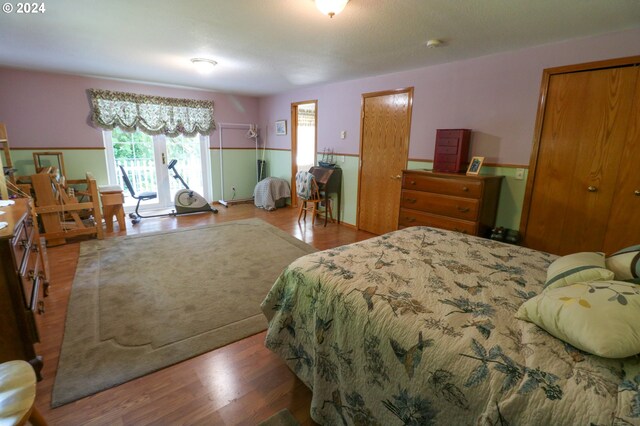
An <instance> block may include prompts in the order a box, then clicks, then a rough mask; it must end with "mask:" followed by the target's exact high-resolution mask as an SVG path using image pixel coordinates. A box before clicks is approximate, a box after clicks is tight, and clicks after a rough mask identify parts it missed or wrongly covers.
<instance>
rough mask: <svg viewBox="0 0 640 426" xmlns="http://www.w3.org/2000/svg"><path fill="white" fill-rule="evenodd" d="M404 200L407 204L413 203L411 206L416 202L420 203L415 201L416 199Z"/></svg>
mask: <svg viewBox="0 0 640 426" xmlns="http://www.w3.org/2000/svg"><path fill="white" fill-rule="evenodd" d="M404 200H405V201H406V202H407V203H411V204H413V203H415V202H416V201H418V200H417V199H415V198H405V199H404Z"/></svg>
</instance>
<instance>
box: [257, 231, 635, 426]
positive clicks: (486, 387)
mask: <svg viewBox="0 0 640 426" xmlns="http://www.w3.org/2000/svg"><path fill="white" fill-rule="evenodd" d="M554 258H555V256H552V255H549V254H546V253H542V252H537V251H534V250H529V249H526V248H523V247H517V246H512V245H506V244H502V243H499V242H495V241H492V240H486V239H481V238H476V237H470V236H465V235H463V234H459V233H454V232H448V231H443V230H439V229H433V228H427V227H413V228H407V229H404V230H401V231H396V232H392V233H390V234H386V235H383V236H380V237H377V238H373V239H370V240H367V241H363V242H360V243H356V244H352V245H348V246H343V247H338V248H336V249H332V250H326V251H322V252H317V253H313V254H310V255H307V256H304V257H302V258H300V259H298V260H297V261H295V262H293V263H292V264H291V265H290V266H289V267H288V268H287V269H286V270H285V271H284V272H283V273H282V275H281V276H280V277H279V278H278V280H277V281H276V283H275V284H274V286H273V288H272V289H271V291H270V293H269V294H268V296H267V297H266V299H265V300H264V302H263V304H262V309H263V312H264V313H265V315H266V316H267V318H268V320H269V329H268V333H267V338H266V343H265V344H266V346H267V347H268V348H269V349H271V350H272V351H274V352H276V353H277V354H279V355H280V356H281V357H282V358H283V359H284V360H285V361H286V363H287V364H288V365H289V367H290V368H291V369H292V370H293V371H294V372H295V373H296V374H297V375H298V377H300V379H301V380H302V381H303V382H304V383H305V384H306V385H307V386H308V387H309V388H311V389H312V391H313V400H312V405H311V415H312V417H313V419H314V420H315V421H317V422H319V423H321V424H327V425H339V424H356V425H365V424H366V425H376V424H378V425H401V424H408V425H431V424H434V425H435V424H442V425H447V424H455V425H474V424H477V425H543V424H549V425H551V424H553V425H576V424H580V425H589V424H594V425H627V424H640V393H639V392H640V359H639V358H638V357H634V358H628V359H625V360H613V359H604V358H599V357H596V356H593V355H589V354H585V353H583V352H581V351H579V350H577V349H575V348H573V347H571V346H569V345H567V344H565V343H563V342H562V341H560V340H558V339H556V338H554V337H552V336H550V335H549V334H547V333H546V332H545V331H543V330H541V329H540V328H538V327H537V326H535V325H534V324H531V323H528V322H524V321H520V320H517V319H515V318H514V314H515V312H516V310H517V309H518V307H519V306H520V304H521V303H522V302H523V301H524V300H526V299H528V298H530V297H532V296H534V295H536V294H537V293H539V292H540V291H542V285H543V282H544V279H545V276H546V269H547V266H548V265H549V263H550V262H551V261H553V259H554Z"/></svg>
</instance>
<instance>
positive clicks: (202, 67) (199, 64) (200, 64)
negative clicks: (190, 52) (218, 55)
mask: <svg viewBox="0 0 640 426" xmlns="http://www.w3.org/2000/svg"><path fill="white" fill-rule="evenodd" d="M191 62H192V63H193V65H194V66H195V67H196V70H197V71H198V72H199V73H201V74H208V73H210V72H211V71H213V69H214V68H215V66H216V65H218V63H217V62H216V61H214V60H211V59H205V58H192V59H191Z"/></svg>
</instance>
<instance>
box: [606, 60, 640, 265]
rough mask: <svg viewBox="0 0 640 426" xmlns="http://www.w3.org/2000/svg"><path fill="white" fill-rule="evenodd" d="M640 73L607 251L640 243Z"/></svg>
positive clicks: (623, 155)
mask: <svg viewBox="0 0 640 426" xmlns="http://www.w3.org/2000/svg"><path fill="white" fill-rule="evenodd" d="M636 68H638V67H636ZM637 74H638V75H637V77H636V88H635V92H634V93H635V97H634V103H633V110H632V113H631V118H630V120H629V127H628V130H627V136H626V138H625V146H624V151H623V153H622V159H621V161H620V166H619V167H618V181H617V183H616V187H615V193H614V197H613V203H612V205H611V214H610V215H609V223H608V226H607V236H606V238H605V243H604V249H603V250H604V251H605V252H606V253H607V254H611V253H615V252H616V251H618V250H620V249H623V248H625V247H629V246H632V245H635V244H640V220H638V215H640V70H638V71H637Z"/></svg>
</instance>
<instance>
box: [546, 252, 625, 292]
mask: <svg viewBox="0 0 640 426" xmlns="http://www.w3.org/2000/svg"><path fill="white" fill-rule="evenodd" d="M612 279H614V273H613V272H611V271H609V270H608V269H606V266H605V260H604V253H590V252H583V253H574V254H569V255H567V256H562V257H560V258H558V259H556V260H554V261H553V263H552V264H551V265H549V268H548V269H547V281H546V282H545V283H544V288H545V289H551V288H557V287H562V286H565V285H570V284H573V283H577V282H586V281H602V280H612Z"/></svg>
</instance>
